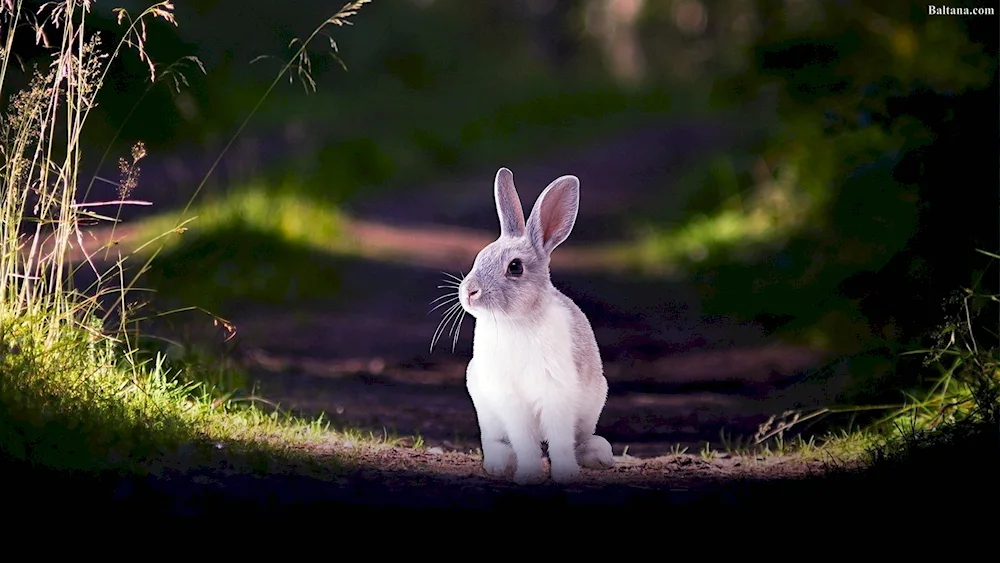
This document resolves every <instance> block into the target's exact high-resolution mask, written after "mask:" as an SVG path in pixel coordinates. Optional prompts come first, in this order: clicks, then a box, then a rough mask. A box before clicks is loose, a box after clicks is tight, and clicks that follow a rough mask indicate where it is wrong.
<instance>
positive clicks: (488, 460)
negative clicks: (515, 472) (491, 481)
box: [483, 446, 516, 477]
mask: <svg viewBox="0 0 1000 563" xmlns="http://www.w3.org/2000/svg"><path fill="white" fill-rule="evenodd" d="M515 463H516V461H515V459H514V450H512V449H511V448H510V447H509V446H508V447H506V448H503V447H501V448H493V449H490V450H487V451H486V452H484V453H483V471H485V472H486V474H487V475H492V476H493V477H500V476H502V475H504V474H506V473H507V471H508V470H509V469H511V468H512V467H514V465H515Z"/></svg>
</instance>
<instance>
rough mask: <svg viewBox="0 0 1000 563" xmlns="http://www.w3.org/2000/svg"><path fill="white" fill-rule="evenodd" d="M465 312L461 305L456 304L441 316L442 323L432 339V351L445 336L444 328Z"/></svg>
mask: <svg viewBox="0 0 1000 563" xmlns="http://www.w3.org/2000/svg"><path fill="white" fill-rule="evenodd" d="M462 311H463V309H462V304H461V303H455V304H454V305H452V306H451V307H448V308H447V309H445V312H444V314H443V315H442V316H441V321H440V322H439V323H438V326H437V329H435V330H434V336H433V337H432V338H431V351H433V350H434V345H435V344H437V341H438V338H440V337H441V335H442V334H444V327H445V326H447V323H448V322H450V321H451V320H452V318H454V317H458V316H459V315H460V313H461V312H462Z"/></svg>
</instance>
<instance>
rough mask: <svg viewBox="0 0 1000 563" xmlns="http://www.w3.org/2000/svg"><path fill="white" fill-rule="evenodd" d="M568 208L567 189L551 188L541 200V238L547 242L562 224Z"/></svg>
mask: <svg viewBox="0 0 1000 563" xmlns="http://www.w3.org/2000/svg"><path fill="white" fill-rule="evenodd" d="M568 208H569V190H553V191H551V192H549V194H548V197H546V198H545V201H543V202H542V209H541V211H542V213H541V220H542V240H543V241H545V242H549V241H550V240H552V237H553V236H554V235H555V233H556V231H558V230H559V229H560V228H561V227H562V224H563V221H564V219H565V218H566V209H568Z"/></svg>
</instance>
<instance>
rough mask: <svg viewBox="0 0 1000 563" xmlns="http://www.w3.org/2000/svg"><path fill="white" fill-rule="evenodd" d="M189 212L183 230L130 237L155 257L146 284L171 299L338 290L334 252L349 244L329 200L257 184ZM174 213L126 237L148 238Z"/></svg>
mask: <svg viewBox="0 0 1000 563" xmlns="http://www.w3.org/2000/svg"><path fill="white" fill-rule="evenodd" d="M188 215H189V221H190V222H188V223H186V224H185V225H184V228H183V232H176V231H175V232H172V233H171V234H169V235H168V236H167V237H165V238H163V239H160V240H158V241H157V242H156V243H155V244H152V245H149V246H146V247H145V248H142V247H141V245H135V244H134V243H133V247H134V249H135V250H136V251H137V257H139V258H140V259H144V258H150V257H152V261H151V262H150V263H149V266H148V270H147V271H146V273H145V274H144V276H143V279H142V282H143V284H144V285H148V286H149V287H150V288H154V289H155V290H156V292H157V293H158V294H159V295H160V296H161V297H162V298H164V299H166V300H168V301H169V302H171V303H174V304H176V305H178V306H183V305H196V306H199V307H203V308H206V309H209V310H211V311H217V310H220V307H222V306H223V305H224V304H225V303H226V302H228V301H232V300H237V301H240V300H251V301H256V302H260V303H282V302H290V301H295V300H299V299H308V298H312V297H320V296H329V295H331V294H333V293H335V292H336V290H337V287H338V280H339V272H338V268H337V263H336V261H335V259H334V258H335V255H336V254H337V253H341V252H344V251H345V249H346V245H345V242H344V237H343V220H344V218H343V216H342V214H341V213H340V212H339V211H338V209H337V208H335V207H333V206H332V205H330V204H328V203H324V202H323V201H321V200H316V199H315V198H312V197H310V196H308V195H306V194H304V193H302V192H299V191H296V190H294V189H277V190H275V189H268V188H267V187H266V186H263V185H256V186H250V187H248V188H246V189H244V190H239V191H233V192H230V193H229V194H226V195H223V196H221V197H215V198H206V199H205V200H204V202H202V203H200V204H198V205H196V206H195V207H193V208H192V209H191V210H190V211H189V213H188ZM177 217H178V215H177V214H176V213H166V214H162V215H159V216H154V217H151V218H149V219H146V220H143V221H141V222H140V223H138V224H137V225H136V230H135V232H134V233H133V234H132V235H131V236H130V238H131V240H134V241H146V240H152V239H153V238H155V237H156V234H157V233H162V232H166V231H168V230H169V229H170V227H171V226H172V225H175V224H176V223H177ZM154 251H158V253H157V254H156V255H155V257H153V256H152V254H153V252H154Z"/></svg>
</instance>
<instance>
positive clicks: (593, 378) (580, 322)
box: [553, 288, 604, 387]
mask: <svg viewBox="0 0 1000 563" xmlns="http://www.w3.org/2000/svg"><path fill="white" fill-rule="evenodd" d="M553 289H554V288H553ZM554 291H555V293H556V298H557V299H558V300H559V302H560V305H561V306H562V307H563V308H565V309H566V310H567V311H568V313H569V317H570V334H571V336H570V339H571V341H572V346H571V349H572V354H573V364H574V366H575V367H576V372H577V374H579V378H580V383H581V384H582V385H583V386H584V387H591V386H594V385H598V384H600V383H601V381H599V380H601V379H603V376H604V364H603V363H602V362H601V351H600V349H599V348H598V347H597V338H596V336H595V335H594V329H593V327H592V326H591V325H590V320H589V319H587V315H585V314H584V313H583V311H582V310H581V309H580V307H579V306H578V305H577V304H576V303H574V302H573V300H572V299H570V298H569V297H567V296H566V295H564V294H563V293H562V292H560V291H559V290H557V289H554Z"/></svg>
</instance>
